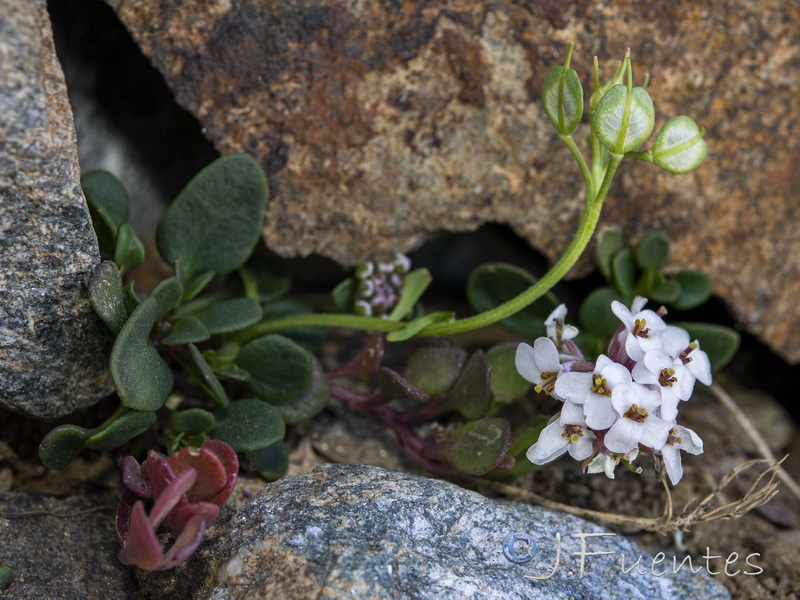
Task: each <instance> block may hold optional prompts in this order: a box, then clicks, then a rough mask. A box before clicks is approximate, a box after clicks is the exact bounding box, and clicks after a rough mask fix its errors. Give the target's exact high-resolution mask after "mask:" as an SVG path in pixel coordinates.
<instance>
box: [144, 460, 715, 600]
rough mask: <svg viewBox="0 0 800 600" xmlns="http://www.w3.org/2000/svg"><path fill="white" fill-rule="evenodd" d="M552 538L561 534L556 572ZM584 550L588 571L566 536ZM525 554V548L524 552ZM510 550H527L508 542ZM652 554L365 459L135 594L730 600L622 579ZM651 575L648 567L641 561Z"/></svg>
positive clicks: (271, 493) (706, 582)
mask: <svg viewBox="0 0 800 600" xmlns="http://www.w3.org/2000/svg"><path fill="white" fill-rule="evenodd" d="M517 532H525V533H528V534H530V535H532V536H533V538H534V540H535V541H536V542H537V548H538V551H537V552H536V553H535V554H534V555H533V560H531V561H529V562H528V563H527V564H514V563H512V562H510V561H509V560H507V559H506V558H505V557H504V552H503V546H504V539H505V538H506V536H508V535H509V534H514V533H517ZM556 533H560V534H561V536H562V542H561V557H560V561H561V566H560V568H559V569H558V570H557V571H556V572H555V574H554V575H553V577H552V578H549V579H543V580H539V581H536V580H531V579H528V578H526V577H525V576H526V575H541V574H547V573H549V572H550V571H552V569H553V565H554V564H555V560H556V556H555V554H556V548H557V545H556V543H555V539H556V537H555V536H556ZM580 533H587V534H605V535H603V536H601V537H594V538H587V539H588V540H589V542H588V546H587V548H588V550H587V551H598V552H611V553H613V554H610V555H605V556H592V557H590V558H587V560H586V565H585V569H584V572H583V575H582V576H581V573H580V570H579V562H578V559H577V558H575V557H573V554H572V553H573V552H578V551H579V549H580V542H579V539H578V538H576V537H574V534H580ZM526 548H527V549H526ZM514 552H515V553H516V554H517V556H525V555H529V554H531V553H530V546H527V547H526V546H524V545H520V543H519V542H518V543H517V545H515V546H514ZM639 555H642V556H644V558H643V559H642V563H641V564H642V565H648V564H649V562H650V561H651V560H652V559H651V558H650V557H649V556H648V555H647V553H646V552H645V551H644V550H642V549H641V548H639V547H637V546H636V545H635V544H633V543H632V542H630V541H628V540H626V539H625V538H624V537H621V536H619V535H614V534H611V533H610V532H609V531H607V530H605V529H603V528H601V527H599V526H597V525H594V524H591V523H588V522H586V521H582V520H580V519H577V518H575V517H571V516H567V515H563V514H559V513H554V512H550V511H547V510H544V509H541V508H538V507H532V506H525V505H521V504H513V503H504V502H497V501H493V500H489V499H487V498H485V497H483V496H481V495H479V494H477V493H475V492H470V491H467V490H464V489H461V488H459V487H458V486H455V485H453V484H451V483H447V482H443V481H439V480H433V479H426V478H424V477H418V476H414V475H408V474H404V473H397V472H392V471H385V470H383V469H379V468H376V467H367V466H363V465H356V466H353V465H347V466H346V465H327V466H324V467H321V468H319V469H317V470H316V471H314V472H312V473H310V474H307V475H300V476H297V477H289V478H285V479H282V480H280V481H278V482H276V483H273V484H270V485H267V486H266V487H265V488H264V489H262V490H261V491H260V492H259V493H258V494H257V495H256V496H255V497H254V498H253V500H252V501H251V502H250V503H248V504H246V505H244V506H242V507H241V508H240V509H239V510H238V511H237V512H236V513H234V514H233V515H232V516H231V517H230V519H229V520H227V521H221V522H219V523H217V524H214V525H212V527H211V528H210V529H209V531H208V532H207V538H206V540H205V541H204V542H203V544H202V545H201V546H200V548H199V550H198V551H197V553H196V554H195V555H194V556H193V557H192V558H190V559H189V560H188V561H187V562H186V563H184V564H183V565H181V566H179V567H178V568H176V569H175V570H173V571H169V572H153V573H143V572H140V573H139V574H140V583H141V584H142V587H141V588H140V594H141V595H142V597H144V598H171V599H177V598H187V599H188V598H192V599H194V600H199V599H202V598H214V599H215V600H222V599H228V598H230V599H233V598H248V599H253V600H256V599H259V598H264V599H266V598H283V599H286V600H295V599H297V600H300V599H305V598H323V599H324V598H331V599H333V598H345V597H351V598H419V599H423V598H430V599H433V598H472V599H474V600H481V599H488V598H497V599H503V600H508V599H515V598H518V599H520V600H521V599H523V598H524V599H526V600H531V599H537V598H541V599H545V598H547V599H550V598H567V597H573V598H575V600H578V599H591V598H626V599H628V600H633V599H636V598H641V599H645V598H646V599H648V600H655V599H658V598H664V599H667V598H669V599H670V600H680V599H688V598H692V599H695V600H699V599H711V598H714V599H719V600H722V599H725V598H729V595H728V593H727V592H726V591H725V590H724V588H722V586H720V585H719V584H717V583H716V582H714V581H713V580H712V579H711V578H710V577H708V576H707V575H705V574H702V573H697V574H694V575H691V574H689V573H688V572H687V570H686V569H684V570H680V571H679V572H678V574H677V575H673V574H672V572H671V570H670V572H669V573H668V574H666V575H664V576H662V577H654V576H652V575H651V574H649V573H646V574H637V573H636V571H633V572H631V573H628V574H623V573H621V571H620V560H621V558H622V557H624V558H625V559H626V560H627V561H629V562H628V564H627V565H626V568H630V566H631V563H630V561H633V560H636V558H637V557H638V556H639ZM646 568H649V567H645V569H646Z"/></svg>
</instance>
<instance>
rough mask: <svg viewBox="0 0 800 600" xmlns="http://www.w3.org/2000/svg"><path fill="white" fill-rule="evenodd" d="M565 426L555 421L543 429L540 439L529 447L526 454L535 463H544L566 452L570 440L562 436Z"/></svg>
mask: <svg viewBox="0 0 800 600" xmlns="http://www.w3.org/2000/svg"><path fill="white" fill-rule="evenodd" d="M562 433H564V426H563V425H562V424H561V423H559V422H557V421H556V422H554V423H551V424H550V425H548V426H547V427H545V428H544V429H542V432H541V433H540V434H539V439H538V440H537V441H536V443H535V444H534V445H533V446H531V447H530V448H528V452H527V454H526V456H527V457H528V460H529V461H531V462H532V463H533V464H535V465H543V464H545V463H548V462H550V461H551V460H554V459H556V458H558V457H559V456H561V455H562V454H564V452H566V451H567V444H569V440H568V439H567V438H565V437H564V436H562V435H561V434H562Z"/></svg>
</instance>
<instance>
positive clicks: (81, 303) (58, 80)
mask: <svg viewBox="0 0 800 600" xmlns="http://www.w3.org/2000/svg"><path fill="white" fill-rule="evenodd" d="M0 57H2V61H0V257H2V259H0V260H1V262H0V265H1V266H0V406H2V407H4V408H7V409H10V410H14V411H16V412H20V413H22V414H25V415H29V416H33V417H38V418H42V419H48V420H50V419H56V418H58V417H61V416H64V415H67V414H69V413H71V412H74V411H76V410H78V409H80V408H85V407H87V406H90V405H92V404H93V403H95V402H96V401H97V400H98V399H99V398H100V397H101V396H102V395H103V394H107V393H108V391H109V390H110V389H111V388H110V386H109V381H108V377H107V372H108V368H107V363H108V351H109V350H110V334H108V332H107V331H106V328H105V327H104V326H103V325H102V322H101V321H100V320H99V318H97V316H96V315H95V314H94V312H93V311H92V308H91V306H90V305H89V299H88V292H87V289H86V284H87V282H88V279H89V277H90V275H91V273H92V271H93V270H94V267H95V266H96V265H97V264H98V263H99V260H100V259H99V256H98V252H97V242H96V240H95V237H94V232H93V231H92V226H91V222H90V220H89V213H88V210H87V208H86V203H85V200H84V198H83V194H82V192H81V188H80V182H79V179H80V171H79V168H78V161H77V154H76V150H75V131H74V128H73V125H72V113H71V111H70V107H69V103H68V101H67V95H66V90H65V87H64V78H63V74H62V72H61V68H60V66H59V64H58V60H57V58H56V55H55V52H54V49H53V40H52V34H51V31H50V22H49V19H48V16H47V3H46V2H45V0H33V1H32V0H0Z"/></svg>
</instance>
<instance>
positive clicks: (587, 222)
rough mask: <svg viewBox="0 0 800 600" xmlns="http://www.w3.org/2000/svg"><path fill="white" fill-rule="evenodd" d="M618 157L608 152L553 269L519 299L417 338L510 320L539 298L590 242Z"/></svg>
mask: <svg viewBox="0 0 800 600" xmlns="http://www.w3.org/2000/svg"><path fill="white" fill-rule="evenodd" d="M622 158H623V157H622V155H621V154H615V153H613V152H612V153H611V160H610V161H609V163H608V168H607V169H606V175H605V177H604V178H603V183H602V185H601V186H600V189H599V191H598V193H597V197H596V198H593V199H589V200H587V202H586V207H585V208H584V210H583V215H581V222H580V224H579V225H578V232H577V234H576V235H575V237H574V238H573V240H572V243H570V245H569V247H568V248H567V250H566V252H564V255H563V256H562V257H561V258H560V259H559V261H558V262H557V263H556V264H555V265H553V268H552V269H550V271H548V272H547V273H546V274H545V276H544V277H542V278H541V279H540V280H539V281H537V282H536V283H535V284H533V285H532V286H531V287H529V288H528V289H527V290H525V291H524V292H522V293H521V294H520V295H519V296H516V297H515V298H512V299H511V300H509V301H508V302H505V303H504V304H501V305H500V306H498V307H496V308H493V309H492V310H489V311H486V312H483V313H480V314H478V315H475V316H473V317H469V318H467V319H461V320H457V321H451V322H450V323H441V324H434V325H431V326H430V327H426V328H425V329H423V330H422V331H420V333H419V335H421V336H440V335H450V334H453V333H462V332H464V331H471V330H473V329H478V328H480V327H485V326H486V325H491V324H492V323H497V322H498V321H502V320H503V319H505V318H506V317H510V316H511V315H513V314H514V313H516V312H519V311H520V310H522V309H523V308H525V307H526V306H528V305H529V304H532V303H533V302H535V301H536V300H538V299H539V298H541V297H542V296H544V295H545V294H546V293H547V292H548V291H550V289H551V288H552V287H553V286H554V285H555V284H556V283H558V282H559V281H560V280H561V279H562V278H563V277H564V275H566V274H567V272H568V271H569V270H570V269H571V268H572V267H573V266H574V265H575V263H576V262H577V261H578V259H579V258H580V256H581V254H583V251H584V250H585V249H586V246H587V244H588V243H589V240H591V239H592V234H593V233H594V230H595V228H596V227H597V222H598V221H599V219H600V210H601V209H602V207H603V201H604V200H605V198H606V195H607V194H608V190H609V188H610V187H611V181H612V180H613V179H614V174H615V173H616V171H617V167H619V164H620V163H621V162H622Z"/></svg>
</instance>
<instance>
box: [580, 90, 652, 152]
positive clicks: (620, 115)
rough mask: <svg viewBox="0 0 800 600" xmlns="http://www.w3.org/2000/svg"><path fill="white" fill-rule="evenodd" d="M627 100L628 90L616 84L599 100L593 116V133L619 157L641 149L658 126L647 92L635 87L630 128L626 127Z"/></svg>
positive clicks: (631, 103)
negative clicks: (656, 125)
mask: <svg viewBox="0 0 800 600" xmlns="http://www.w3.org/2000/svg"><path fill="white" fill-rule="evenodd" d="M627 101H628V87H627V86H626V85H623V84H619V85H615V86H614V87H612V88H611V89H610V90H608V92H607V93H606V95H605V96H603V97H602V98H601V99H600V102H598V103H597V108H595V111H594V113H593V114H592V131H593V132H594V134H595V135H596V136H597V138H598V139H599V140H600V143H601V144H603V146H605V147H606V148H608V149H609V150H611V151H612V152H616V153H617V154H625V153H626V152H630V151H632V150H637V149H639V147H640V146H641V145H642V144H644V143H645V142H646V141H647V138H649V137H650V134H651V133H653V128H654V127H655V109H654V108H653V100H652V99H651V98H650V94H648V93H647V90H645V89H644V88H641V87H635V88H632V90H631V94H630V116H629V120H628V126H627V127H624V115H625V110H626V104H627ZM623 129H624V131H623Z"/></svg>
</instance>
